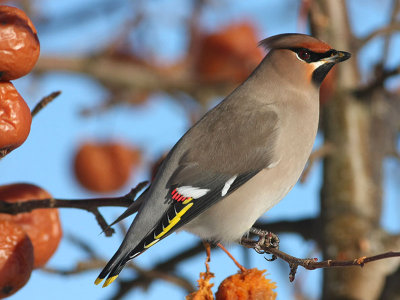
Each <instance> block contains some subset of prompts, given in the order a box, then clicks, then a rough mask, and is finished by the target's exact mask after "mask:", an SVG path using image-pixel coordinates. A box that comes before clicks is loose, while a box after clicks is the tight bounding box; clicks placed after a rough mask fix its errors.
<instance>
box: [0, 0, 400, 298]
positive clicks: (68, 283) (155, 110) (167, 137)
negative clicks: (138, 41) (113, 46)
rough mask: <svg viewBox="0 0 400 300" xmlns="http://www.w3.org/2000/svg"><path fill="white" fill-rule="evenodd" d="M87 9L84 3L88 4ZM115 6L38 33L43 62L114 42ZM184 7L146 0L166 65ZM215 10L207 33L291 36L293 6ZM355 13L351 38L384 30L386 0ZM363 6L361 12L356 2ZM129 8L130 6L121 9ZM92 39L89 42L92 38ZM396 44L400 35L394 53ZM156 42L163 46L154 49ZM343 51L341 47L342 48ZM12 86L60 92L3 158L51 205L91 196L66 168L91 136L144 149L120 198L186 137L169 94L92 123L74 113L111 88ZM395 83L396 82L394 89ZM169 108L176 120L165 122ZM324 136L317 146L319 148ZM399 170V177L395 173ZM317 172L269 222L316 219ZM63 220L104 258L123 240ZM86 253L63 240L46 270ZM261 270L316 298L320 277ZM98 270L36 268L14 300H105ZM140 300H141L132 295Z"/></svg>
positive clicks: (194, 263) (77, 220)
mask: <svg viewBox="0 0 400 300" xmlns="http://www.w3.org/2000/svg"><path fill="white" fill-rule="evenodd" d="M97 2H98V1H96V0H91V1H85V5H89V6H90V5H92V6H93V7H96V3H97ZM35 3H37V6H38V10H40V11H43V14H44V15H47V14H49V15H52V16H60V17H61V16H62V15H63V14H64V13H65V12H69V11H73V9H74V6H76V5H80V4H81V3H82V2H78V1H50V0H41V1H35ZM88 3H89V4H88ZM118 3H120V4H121V9H115V10H112V11H111V12H110V13H109V14H108V15H107V17H104V16H103V15H101V14H100V13H99V14H98V17H96V18H95V19H94V20H93V21H92V22H87V23H84V24H79V25H76V26H74V24H68V23H66V24H63V23H60V24H61V25H59V27H58V28H57V30H49V29H46V28H40V27H39V28H38V34H39V38H40V41H41V47H42V55H46V54H52V55H56V54H57V55H63V56H74V55H80V54H82V53H89V52H91V51H92V50H93V49H96V48H98V47H100V48H101V47H104V45H106V44H107V42H108V41H110V40H112V37H113V35H114V34H115V33H116V32H118V29H119V28H120V25H121V22H122V21H121V20H123V19H124V16H126V14H128V13H129V10H128V9H126V8H123V5H124V4H123V3H124V1H118V2H117V4H118ZM188 3H189V1H185V0H174V1H167V0H158V1H149V2H148V3H146V5H145V8H144V9H145V11H146V13H148V14H151V15H152V16H154V19H155V20H157V22H149V23H148V24H146V25H147V26H149V32H150V33H149V34H151V35H152V38H151V39H149V41H148V42H147V44H146V45H145V46H147V47H150V48H151V49H153V51H154V53H155V54H156V55H157V56H156V57H157V58H158V59H159V60H162V61H172V60H175V59H178V58H179V57H180V56H181V55H182V54H183V53H184V51H185V47H186V46H187V41H186V38H185V31H184V30H183V29H182V19H183V18H184V17H185V16H187V15H188V12H189V10H190V8H191V6H190V4H188ZM215 3H216V4H214V6H213V7H211V8H210V9H209V10H207V11H205V12H204V13H203V15H202V20H201V21H202V25H203V26H204V28H205V29H206V30H208V31H213V30H216V29H218V28H220V27H221V26H223V25H226V24H229V23H231V22H232V21H239V20H242V19H250V20H253V21H255V22H256V24H257V26H258V29H259V33H260V36H259V38H260V39H262V38H264V37H266V36H269V35H273V34H278V33H284V32H297V27H296V26H297V19H296V17H297V12H298V1H295V0H286V1H277V0H275V1H269V2H268V4H265V3H264V2H261V1H257V0H247V1H239V0H235V1H230V2H229V5H228V4H227V1H215ZM348 3H349V9H350V13H351V20H352V22H351V24H352V26H353V28H354V30H355V32H356V33H357V34H359V35H364V34H367V33H368V32H370V31H371V30H374V29H375V28H377V27H379V26H382V25H383V24H385V22H386V20H387V16H388V10H389V7H390V6H389V3H390V1H388V0H384V1H379V4H377V3H378V1H372V0H366V1H361V0H351V1H348ZM361 3H362V5H361ZM125 6H127V7H128V8H129V6H128V5H125ZM88 37H90V38H88ZM398 43H399V38H398V37H396V39H395V43H394V46H393V49H394V47H395V46H396V45H398ZM159 45H163V46H162V47H160V46H159ZM381 47H382V41H381V40H379V39H376V40H374V41H372V42H371V43H370V44H369V45H368V46H367V47H366V48H365V50H364V51H363V52H362V53H361V55H360V57H359V62H360V65H361V69H362V70H364V71H365V70H368V68H369V67H370V66H371V65H372V64H373V62H374V61H376V60H377V58H378V56H377V54H378V53H379V51H380V50H381ZM341 50H346V49H341ZM391 54H392V55H391V57H390V59H389V60H388V63H389V64H391V65H395V64H397V63H399V61H400V55H399V54H397V55H395V52H394V51H392V52H391ZM14 84H15V86H16V87H17V89H18V90H19V91H20V93H21V94H22V95H23V97H24V98H25V99H26V100H27V102H28V104H29V105H30V106H31V107H32V106H33V105H34V104H35V103H36V102H37V101H38V100H39V99H40V98H41V97H43V96H45V95H47V94H49V93H50V92H53V91H56V90H61V91H62V95H61V96H60V97H59V98H57V99H56V100H55V101H54V102H53V103H51V104H50V105H49V106H48V107H46V108H45V109H44V110H43V111H42V112H41V113H40V114H39V115H38V116H37V117H35V119H34V121H33V124H32V129H31V134H30V136H29V138H28V140H27V141H26V143H25V144H24V145H23V146H22V147H20V148H19V149H17V150H15V151H14V152H13V153H12V154H11V155H9V156H8V157H6V158H5V159H3V160H1V162H0V168H1V169H2V170H4V171H2V172H1V174H2V175H1V176H0V184H7V183H13V182H31V183H34V184H37V185H40V186H42V187H44V188H45V189H47V190H48V191H49V192H50V193H52V194H53V196H54V197H57V198H88V197H93V196H94V195H93V194H89V193H88V192H86V191H85V190H84V189H82V188H81V187H80V186H79V185H78V184H77V182H76V181H75V179H74V177H73V174H72V168H71V161H72V158H73V153H74V151H75V149H76V147H77V145H78V144H79V142H80V141H83V140H85V139H87V138H93V137H97V138H99V139H109V138H115V139H117V138H123V139H124V140H126V141H127V142H129V143H131V144H134V145H137V146H139V147H140V148H142V149H143V150H144V163H143V166H142V167H141V169H140V170H139V171H138V172H137V174H135V176H134V177H133V178H132V179H131V181H130V183H129V184H128V185H127V186H126V187H124V188H123V189H122V190H121V191H120V192H118V193H117V194H119V195H120V194H124V193H126V192H127V191H128V190H129V188H130V186H135V185H136V183H137V182H139V181H142V180H146V179H147V178H148V172H147V169H146V167H145V165H146V162H150V161H153V160H154V159H156V158H157V157H158V156H159V155H160V154H161V153H163V152H164V151H165V150H167V149H169V148H170V147H171V146H172V145H173V144H174V143H175V142H176V141H177V140H178V139H179V138H180V136H181V135H182V134H183V133H184V132H185V131H186V130H187V128H188V126H189V120H188V118H187V115H186V114H185V111H184V109H183V108H182V107H181V106H180V105H179V104H178V103H177V102H175V101H174V100H173V99H171V98H169V97H166V96H165V95H161V94H158V95H154V96H153V97H152V98H151V99H150V101H149V102H148V103H146V104H145V105H143V106H141V107H134V108H133V107H126V106H122V107H117V108H113V109H111V110H110V111H107V112H106V113H103V114H100V115H96V116H94V117H90V118H83V117H81V116H80V115H79V112H80V110H82V109H83V108H87V107H91V106H96V105H98V104H99V103H101V101H102V100H104V98H105V97H107V91H106V90H104V89H103V88H102V87H101V86H100V85H99V84H98V83H97V82H95V81H93V80H91V79H89V78H87V77H84V76H81V75H76V74H67V73H61V72H55V73H51V74H46V75H44V76H42V77H40V78H32V77H30V76H27V77H25V78H22V79H19V80H16V81H15V82H14ZM395 84H396V82H395V81H393V82H392V85H393V86H395ZM171 111H174V119H173V120H171V118H170V116H171ZM321 142H322V141H321V138H320V137H319V138H318V139H317V142H316V143H317V144H321ZM396 172H397V173H396ZM395 174H397V176H398V164H397V163H396V162H395V161H392V160H388V161H387V162H386V164H385V178H386V180H385V184H384V186H385V199H386V201H385V206H384V217H383V219H382V223H383V225H384V226H385V228H386V229H388V230H390V231H391V232H399V231H400V223H399V222H398V220H399V219H400V218H399V217H400V213H399V212H400V209H399V202H398V201H397V200H398V197H397V196H396V192H398V188H396V185H398V180H396V179H395V176H394V175H395ZM320 178H321V165H320V164H318V165H317V166H316V167H315V169H314V170H313V172H312V173H311V176H310V177H309V179H308V181H307V182H306V183H305V184H303V185H297V186H296V187H295V188H294V189H293V190H292V191H291V192H290V193H289V195H288V196H287V197H286V198H285V199H284V200H283V201H282V202H281V203H279V204H278V205H277V206H276V207H274V208H273V209H272V210H270V211H269V212H268V213H267V215H266V216H264V218H265V219H269V220H278V219H298V218H302V217H307V216H315V215H316V214H318V212H319V202H318V201H319V200H318V196H319V188H320V184H321V180H320ZM122 211H123V209H118V208H103V209H102V210H101V212H102V213H103V214H104V216H105V217H106V219H107V220H109V221H111V220H113V219H114V218H115V217H116V216H118V214H120V213H121V212H122ZM61 219H62V224H63V229H64V234H65V236H68V235H71V234H72V235H76V236H79V237H80V238H82V239H84V240H85V241H87V242H89V243H90V244H92V245H94V247H95V249H97V250H98V254H99V255H100V256H102V257H104V258H106V259H108V258H110V257H111V256H112V254H113V253H114V251H115V250H116V248H117V247H118V245H119V243H120V241H121V235H120V233H117V234H115V235H114V236H113V237H111V238H106V237H105V236H103V235H100V228H99V227H98V225H97V223H96V221H95V219H94V217H93V216H92V215H91V214H89V213H87V212H85V211H80V210H73V209H63V210H61ZM280 237H281V248H282V250H284V251H287V252H288V253H290V254H292V255H295V256H299V257H308V256H316V255H317V254H316V253H315V251H317V250H316V248H315V244H314V243H313V242H309V241H304V240H303V239H301V238H300V237H298V236H295V235H291V234H281V235H280ZM195 241H197V238H196V237H194V236H192V235H190V234H187V233H179V234H174V235H172V236H170V237H169V238H168V239H165V240H163V241H162V242H161V243H159V244H157V246H155V247H153V248H152V249H151V251H148V252H146V254H144V255H142V256H140V257H139V258H138V259H137V260H136V261H135V262H136V263H138V264H139V265H140V266H143V267H151V266H152V265H153V264H154V263H155V262H159V261H163V260H164V259H167V258H168V256H169V255H173V254H174V253H176V252H178V251H179V250H180V249H182V248H186V247H188V246H189V245H191V244H192V243H193V242H195ZM230 249H231V250H232V253H233V254H234V255H235V256H236V257H237V258H238V259H239V260H242V259H244V257H243V250H242V249H241V248H240V247H238V246H232V247H231V248H230ZM85 258H86V256H85V253H83V252H82V251H81V250H79V249H77V248H76V247H75V246H74V245H73V244H71V243H70V242H69V241H68V240H67V239H63V241H62V242H61V244H60V247H59V249H58V251H57V253H56V254H55V255H54V256H53V258H52V259H51V260H50V262H49V264H48V266H49V267H52V268H61V269H63V268H66V269H69V268H72V267H73V266H74V265H75V264H76V262H77V261H79V260H84V259H85ZM256 266H257V267H258V268H260V269H267V270H268V273H269V274H270V275H269V278H271V279H272V280H274V281H275V282H276V283H277V285H278V289H277V291H278V299H291V298H292V296H293V293H294V287H295V286H296V285H297V286H300V285H301V286H303V290H305V291H306V294H307V295H309V296H310V297H311V298H316V297H318V295H319V290H318V286H319V283H320V282H321V271H305V270H303V269H300V270H299V272H298V275H297V283H294V284H290V283H289V282H288V272H289V270H288V267H287V265H286V264H284V263H282V262H274V263H269V262H266V261H265V260H264V259H263V257H262V256H261V255H257V254H255V253H252V252H251V255H250V265H249V267H256ZM203 270H204V255H199V256H197V257H194V258H192V259H190V260H189V261H187V262H186V263H184V264H182V265H180V266H179V268H178V271H179V272H180V273H182V274H185V275H187V276H188V278H190V279H191V280H193V282H194V281H195V280H196V279H197V278H198V274H199V272H202V271H203ZM211 270H212V271H213V272H214V273H215V274H216V278H215V279H214V283H215V284H216V285H218V284H219V283H220V282H221V281H222V280H223V278H225V277H226V276H228V275H231V274H233V273H235V272H236V271H237V270H236V268H235V266H234V265H233V264H232V263H231V261H230V260H229V258H228V257H227V256H226V255H225V254H223V253H222V252H221V251H218V250H216V251H214V252H213V254H212V262H211ZM99 271H100V270H98V271H93V272H86V273H82V274H80V275H74V276H67V277H66V276H61V275H54V274H47V273H45V272H43V271H40V270H38V271H34V272H33V273H32V277H31V279H30V281H29V282H28V284H27V285H26V286H25V287H24V288H23V289H22V290H21V291H20V292H18V293H17V294H16V295H15V296H12V297H11V298H10V299H55V298H57V299H71V298H74V299H108V298H109V297H110V295H112V294H113V292H114V289H115V285H114V286H113V285H111V286H110V287H108V288H106V289H102V288H100V287H96V286H94V285H93V281H94V279H95V278H96V277H97V275H98V272H99ZM131 275H132V273H131V271H129V270H125V271H124V272H123V273H122V274H121V276H122V277H125V278H128V277H129V276H131ZM165 295H168V297H167V298H168V299H182V298H183V296H184V295H185V293H184V292H183V291H182V290H180V289H179V288H176V287H175V286H172V285H170V284H169V283H165V282H161V281H157V282H156V283H154V284H153V285H152V286H151V287H150V289H149V290H148V291H142V290H140V289H138V290H135V291H133V292H132V293H131V294H129V297H127V298H129V299H130V297H133V298H134V299H165ZM135 297H137V298H135Z"/></svg>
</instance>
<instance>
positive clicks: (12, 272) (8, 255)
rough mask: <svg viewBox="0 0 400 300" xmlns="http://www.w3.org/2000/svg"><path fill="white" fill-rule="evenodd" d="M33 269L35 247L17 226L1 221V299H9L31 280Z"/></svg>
mask: <svg viewBox="0 0 400 300" xmlns="http://www.w3.org/2000/svg"><path fill="white" fill-rule="evenodd" d="M32 268H33V247H32V243H31V241H30V239H29V237H28V235H27V234H26V233H25V231H24V230H23V229H22V228H21V227H20V226H18V225H17V224H15V223H13V222H11V221H6V220H0V298H5V297H8V296H10V295H12V294H14V293H15V292H16V291H18V290H19V289H20V288H22V287H23V286H24V285H25V284H26V283H27V282H28V280H29V277H30V276H31V273H32Z"/></svg>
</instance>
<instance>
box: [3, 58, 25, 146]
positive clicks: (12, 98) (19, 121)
mask: <svg viewBox="0 0 400 300" xmlns="http://www.w3.org/2000/svg"><path fill="white" fill-rule="evenodd" d="M0 56H1V55H0ZM31 123H32V115H31V111H30V110H29V107H28V105H27V104H26V103H25V101H24V99H23V98H22V97H21V95H20V94H19V93H18V91H17V90H16V89H15V87H14V85H13V84H12V83H11V82H0V150H7V152H9V151H11V150H13V149H15V148H17V147H19V146H20V145H21V144H22V143H23V142H25V140H26V138H27V137H28V135H29V132H30V130H31Z"/></svg>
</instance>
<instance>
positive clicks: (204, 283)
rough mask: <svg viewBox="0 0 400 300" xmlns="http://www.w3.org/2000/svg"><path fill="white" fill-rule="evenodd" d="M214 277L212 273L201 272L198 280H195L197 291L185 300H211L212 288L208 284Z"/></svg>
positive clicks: (212, 297) (210, 284)
mask: <svg viewBox="0 0 400 300" xmlns="http://www.w3.org/2000/svg"><path fill="white" fill-rule="evenodd" d="M213 277H215V276H214V274H213V273H210V272H202V273H200V279H199V280H197V283H198V285H199V289H198V290H197V291H195V292H193V293H191V294H189V295H187V296H186V300H213V299H214V295H213V293H212V291H211V288H212V287H213V286H214V284H213V283H210V279H211V278H213Z"/></svg>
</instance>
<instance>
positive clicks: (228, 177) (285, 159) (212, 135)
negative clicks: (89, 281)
mask: <svg viewBox="0 0 400 300" xmlns="http://www.w3.org/2000/svg"><path fill="white" fill-rule="evenodd" d="M260 45H261V46H262V47H264V48H265V49H266V50H267V51H268V54H267V55H266V56H265V58H264V59H263V60H262V62H261V63H260V64H259V66H258V67H257V68H256V69H255V70H254V71H253V73H252V74H251V75H250V76H249V78H248V79H247V80H246V81H245V82H243V83H242V84H241V85H240V86H239V87H238V88H236V89H235V90H234V91H233V92H232V93H231V94H230V95H229V96H227V97H226V98H225V99H224V100H223V101H222V102H221V103H219V105H217V106H216V107H214V108H213V109H212V110H210V111H209V112H208V113H206V114H205V115H204V117H203V118H202V119H200V121H198V122H197V123H196V124H195V125H194V126H193V127H192V128H190V129H189V130H188V131H187V132H186V134H185V135H184V136H183V137H182V138H181V139H180V140H179V141H178V143H177V144H176V145H175V146H174V148H173V149H172V150H171V151H170V153H169V154H168V156H167V157H166V159H165V160H164V162H163V164H162V165H161V167H160V168H159V171H158V173H157V175H156V177H155V180H154V182H153V183H152V184H151V186H150V187H149V188H148V189H147V190H146V191H145V192H144V193H143V194H142V195H141V196H140V197H139V199H138V200H137V201H140V202H141V203H142V204H141V206H140V209H139V212H138V214H137V216H136V217H135V219H134V221H133V223H132V225H131V226H130V228H129V230H128V233H127V234H126V236H125V238H124V240H123V242H122V244H121V246H120V247H119V249H118V250H117V252H116V253H115V254H114V256H113V257H112V258H111V260H110V261H109V262H108V264H107V265H106V266H105V268H104V269H103V271H102V272H101V273H100V275H99V277H98V278H97V279H96V282H95V283H96V284H99V283H100V282H101V281H102V280H103V279H104V278H106V277H107V279H106V281H105V283H104V285H103V287H104V286H107V285H109V284H110V283H111V282H112V281H114V280H115V279H116V278H117V276H118V274H119V273H120V272H121V270H122V268H123V267H124V265H125V264H126V263H127V262H128V261H130V260H131V259H133V258H135V257H137V256H138V255H140V254H141V253H143V252H144V251H146V250H147V249H149V248H150V247H151V246H153V245H154V244H156V243H157V242H159V241H160V240H162V239H163V238H165V237H167V236H168V235H170V234H171V233H172V232H175V231H177V230H178V229H179V230H186V231H189V232H192V233H194V234H196V235H198V236H199V237H200V238H201V239H203V240H207V241H215V242H222V243H226V242H235V241H239V240H240V238H241V237H242V236H243V235H244V234H246V233H247V232H248V231H249V230H250V228H251V227H252V225H253V224H254V223H255V222H256V220H257V219H258V218H259V217H260V216H261V215H262V214H264V213H265V212H266V211H267V210H269V209H270V208H271V207H272V206H274V205H275V204H276V203H278V202H279V201H280V200H281V199H282V198H283V197H284V196H285V195H286V194H287V193H288V192H289V191H290V189H291V188H292V187H293V186H294V185H295V183H296V182H297V180H298V179H299V177H300V174H301V172H302V170H303V168H304V166H305V164H306V162H307V159H308V157H309V155H310V152H311V149H312V146H313V143H314V139H315V136H316V133H317V129H318V118H319V87H320V85H321V83H322V81H323V79H324V78H325V76H326V75H327V73H328V72H329V70H330V69H331V68H332V67H333V66H334V65H335V64H336V63H339V62H341V61H344V60H346V59H348V58H349V57H350V54H349V53H347V52H344V51H337V50H335V49H332V48H331V47H330V46H329V45H328V44H326V43H324V42H322V41H320V40H318V39H316V38H314V37H311V36H308V35H304V34H281V35H276V36H272V37H269V38H267V39H265V40H263V41H261V42H260ZM129 214H130V210H129V208H128V210H127V212H125V213H124V214H123V215H122V216H121V217H120V218H119V219H118V220H120V219H122V218H124V217H125V216H127V215H129Z"/></svg>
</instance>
